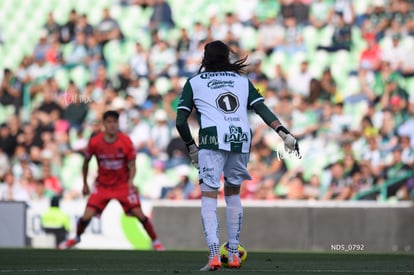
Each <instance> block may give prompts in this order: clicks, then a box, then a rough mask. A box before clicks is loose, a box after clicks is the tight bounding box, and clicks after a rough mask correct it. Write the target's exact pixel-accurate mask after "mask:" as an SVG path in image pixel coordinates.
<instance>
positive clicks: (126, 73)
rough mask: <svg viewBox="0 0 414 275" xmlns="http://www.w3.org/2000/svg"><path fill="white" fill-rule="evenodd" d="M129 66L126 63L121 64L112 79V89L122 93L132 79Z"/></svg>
mask: <svg viewBox="0 0 414 275" xmlns="http://www.w3.org/2000/svg"><path fill="white" fill-rule="evenodd" d="M132 76H133V75H132V72H131V67H130V66H129V65H128V64H125V65H123V66H122V67H121V68H120V71H119V72H118V73H117V75H116V76H115V79H114V89H115V91H116V92H117V93H118V94H119V93H120V92H121V93H122V94H124V93H125V92H126V90H127V88H128V87H129V84H130V83H131V81H132Z"/></svg>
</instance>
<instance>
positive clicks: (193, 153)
mask: <svg viewBox="0 0 414 275" xmlns="http://www.w3.org/2000/svg"><path fill="white" fill-rule="evenodd" d="M185 145H186V146H187V150H188V154H189V155H190V159H191V163H192V164H193V165H194V167H195V168H197V169H198V147H197V145H196V144H195V142H194V140H191V141H190V142H189V143H186V144H185Z"/></svg>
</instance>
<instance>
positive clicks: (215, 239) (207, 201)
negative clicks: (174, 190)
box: [201, 196, 219, 257]
mask: <svg viewBox="0 0 414 275" xmlns="http://www.w3.org/2000/svg"><path fill="white" fill-rule="evenodd" d="M201 221H202V223H203V229H204V236H205V238H206V243H207V245H208V247H209V249H210V257H214V256H216V255H218V254H219V249H218V248H219V222H218V217H217V199H213V198H209V197H206V196H203V197H202V198H201Z"/></svg>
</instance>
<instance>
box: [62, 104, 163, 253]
mask: <svg viewBox="0 0 414 275" xmlns="http://www.w3.org/2000/svg"><path fill="white" fill-rule="evenodd" d="M118 118H119V114H118V113H117V112H116V111H107V112H105V113H104V115H103V125H104V131H103V132H99V133H97V134H96V135H94V136H93V137H92V138H91V139H90V141H89V144H88V147H87V149H86V153H85V160H84V163H83V168H82V173H83V190H82V193H83V195H88V194H89V193H90V190H89V186H88V183H87V175H88V165H89V161H90V159H91V158H92V156H94V155H95V157H96V158H97V160H98V176H97V178H96V183H95V190H94V191H93V192H92V194H91V195H90V197H89V199H88V202H87V205H86V208H85V212H84V214H83V216H82V217H81V218H79V220H78V222H77V227H76V237H75V238H73V239H68V240H66V241H64V242H62V243H60V244H59V246H58V248H59V249H67V248H70V247H72V246H74V245H76V244H77V243H79V242H80V237H81V235H82V233H83V232H84V231H85V228H86V227H87V226H88V224H89V222H90V221H91V219H92V217H93V216H99V215H100V214H101V213H102V211H103V210H104V209H105V207H106V205H107V204H108V203H109V201H110V200H111V199H116V200H118V201H119V202H120V203H121V205H122V207H123V209H124V211H125V213H126V214H127V215H131V216H135V217H137V218H138V220H139V221H140V222H141V223H142V225H143V227H144V228H145V230H146V231H147V233H148V235H149V236H150V237H151V239H152V246H153V248H154V249H155V250H164V247H163V246H162V244H161V243H160V241H159V240H158V239H157V235H156V233H155V231H154V228H153V226H152V223H151V221H150V220H149V219H148V217H146V216H145V214H144V213H143V212H142V209H141V202H140V199H139V194H138V190H137V188H136V187H135V186H134V185H133V183H132V180H133V178H134V176H135V171H136V168H135V156H136V155H135V149H134V147H133V145H132V142H131V140H130V138H129V137H128V136H127V135H125V134H123V133H121V132H120V131H119V124H118Z"/></svg>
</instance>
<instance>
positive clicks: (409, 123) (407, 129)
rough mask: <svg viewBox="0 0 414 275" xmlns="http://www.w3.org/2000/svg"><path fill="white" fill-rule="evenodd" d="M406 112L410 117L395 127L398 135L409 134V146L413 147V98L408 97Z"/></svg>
mask: <svg viewBox="0 0 414 275" xmlns="http://www.w3.org/2000/svg"><path fill="white" fill-rule="evenodd" d="M408 112H409V114H410V118H408V119H407V120H406V121H405V122H403V123H402V124H401V125H400V126H399V127H398V129H397V132H398V134H399V135H400V136H409V137H410V142H411V148H413V149H414V131H413V129H414V100H413V99H410V101H409V103H408Z"/></svg>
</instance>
